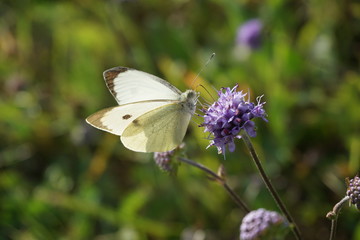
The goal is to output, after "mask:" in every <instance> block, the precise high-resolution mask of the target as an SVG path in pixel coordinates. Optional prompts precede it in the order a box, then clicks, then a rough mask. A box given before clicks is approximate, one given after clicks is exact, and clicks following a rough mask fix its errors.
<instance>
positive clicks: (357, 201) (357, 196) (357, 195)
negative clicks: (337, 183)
mask: <svg viewBox="0 0 360 240" xmlns="http://www.w3.org/2000/svg"><path fill="white" fill-rule="evenodd" d="M346 181H347V191H346V195H347V196H349V198H350V204H353V205H355V206H356V208H357V209H358V210H360V178H359V177H358V176H355V177H354V178H352V179H346Z"/></svg>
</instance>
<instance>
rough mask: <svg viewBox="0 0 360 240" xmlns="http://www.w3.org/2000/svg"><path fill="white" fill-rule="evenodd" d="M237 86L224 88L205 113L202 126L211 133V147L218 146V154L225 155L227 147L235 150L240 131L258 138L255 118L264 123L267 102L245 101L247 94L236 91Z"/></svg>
mask: <svg viewBox="0 0 360 240" xmlns="http://www.w3.org/2000/svg"><path fill="white" fill-rule="evenodd" d="M237 87H238V86H237V85H236V86H235V87H234V88H233V89H230V88H222V89H221V90H220V91H218V95H219V99H218V100H217V101H216V102H214V103H213V104H212V105H211V106H209V107H208V108H207V109H204V110H202V111H203V112H204V116H203V117H204V122H203V123H202V124H201V125H200V126H201V127H205V130H204V132H210V133H211V134H212V135H213V137H212V138H211V141H210V145H209V146H208V147H210V146H216V147H217V148H218V152H219V154H220V153H223V154H224V153H225V147H226V146H228V148H229V151H230V152H233V151H234V150H235V143H234V139H235V138H241V136H240V135H239V133H240V130H241V129H244V130H245V131H246V132H247V133H248V134H249V136H250V137H255V136H256V131H255V123H254V122H253V121H251V120H252V119H253V118H257V117H260V118H262V119H263V120H264V121H267V119H266V118H265V116H266V113H265V110H264V109H263V105H264V104H265V102H261V97H258V98H257V104H255V103H252V102H250V101H249V100H245V96H246V95H247V94H246V93H243V92H242V91H236V89H237Z"/></svg>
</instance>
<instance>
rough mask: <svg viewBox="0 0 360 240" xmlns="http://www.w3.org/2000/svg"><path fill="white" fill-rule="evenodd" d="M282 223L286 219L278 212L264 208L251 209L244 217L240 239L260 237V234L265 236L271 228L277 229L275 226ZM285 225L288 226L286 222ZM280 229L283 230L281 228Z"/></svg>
mask: <svg viewBox="0 0 360 240" xmlns="http://www.w3.org/2000/svg"><path fill="white" fill-rule="evenodd" d="M282 223H286V221H285V219H284V217H283V216H281V215H280V214H278V213H277V212H273V211H268V210H265V209H263V208H259V209H257V210H254V211H251V212H250V213H248V214H247V215H246V216H245V217H244V218H243V220H242V223H241V225H240V239H241V240H254V239H260V236H264V235H265V234H266V233H268V232H269V231H270V230H271V228H273V229H276V228H274V227H276V226H279V225H280V224H282ZM284 227H286V224H284ZM279 230H281V228H280V229H279ZM275 234H276V232H275ZM266 239H268V238H266ZM269 239H270V238H269ZM271 239H273V238H271Z"/></svg>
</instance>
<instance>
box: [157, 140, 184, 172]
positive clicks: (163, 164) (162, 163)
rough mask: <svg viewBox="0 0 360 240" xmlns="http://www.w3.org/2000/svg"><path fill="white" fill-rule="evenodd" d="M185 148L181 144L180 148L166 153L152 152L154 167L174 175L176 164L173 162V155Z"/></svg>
mask: <svg viewBox="0 0 360 240" xmlns="http://www.w3.org/2000/svg"><path fill="white" fill-rule="evenodd" d="M184 148H185V144H184V143H182V144H180V146H178V147H177V148H175V149H174V150H171V151H167V152H154V160H155V163H156V165H158V166H159V168H160V169H161V170H162V171H164V172H168V173H170V174H176V172H177V167H178V162H177V161H174V160H173V158H174V156H175V155H178V153H179V152H180V151H181V150H183V149H184Z"/></svg>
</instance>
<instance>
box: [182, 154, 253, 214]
mask: <svg viewBox="0 0 360 240" xmlns="http://www.w3.org/2000/svg"><path fill="white" fill-rule="evenodd" d="M178 160H179V161H181V162H184V163H187V164H189V165H191V166H194V167H197V168H198V169H200V170H202V171H204V172H206V173H207V174H209V175H210V176H211V179H213V180H215V181H217V182H218V183H220V184H221V185H222V186H223V187H224V188H225V190H226V191H227V193H228V194H229V195H230V196H231V197H232V199H233V200H234V201H235V203H236V204H237V205H238V206H239V207H240V208H241V209H242V210H243V211H244V212H245V213H249V212H250V209H249V208H248V207H247V206H246V204H245V203H244V201H242V200H241V198H240V197H239V196H238V195H236V193H235V192H234V191H233V190H232V189H231V188H230V187H229V185H227V183H226V180H225V178H223V177H221V176H219V175H218V174H216V173H215V172H213V171H212V170H210V169H209V168H207V167H205V166H204V165H202V164H200V163H197V162H194V161H192V160H190V159H187V158H183V157H179V158H178Z"/></svg>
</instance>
